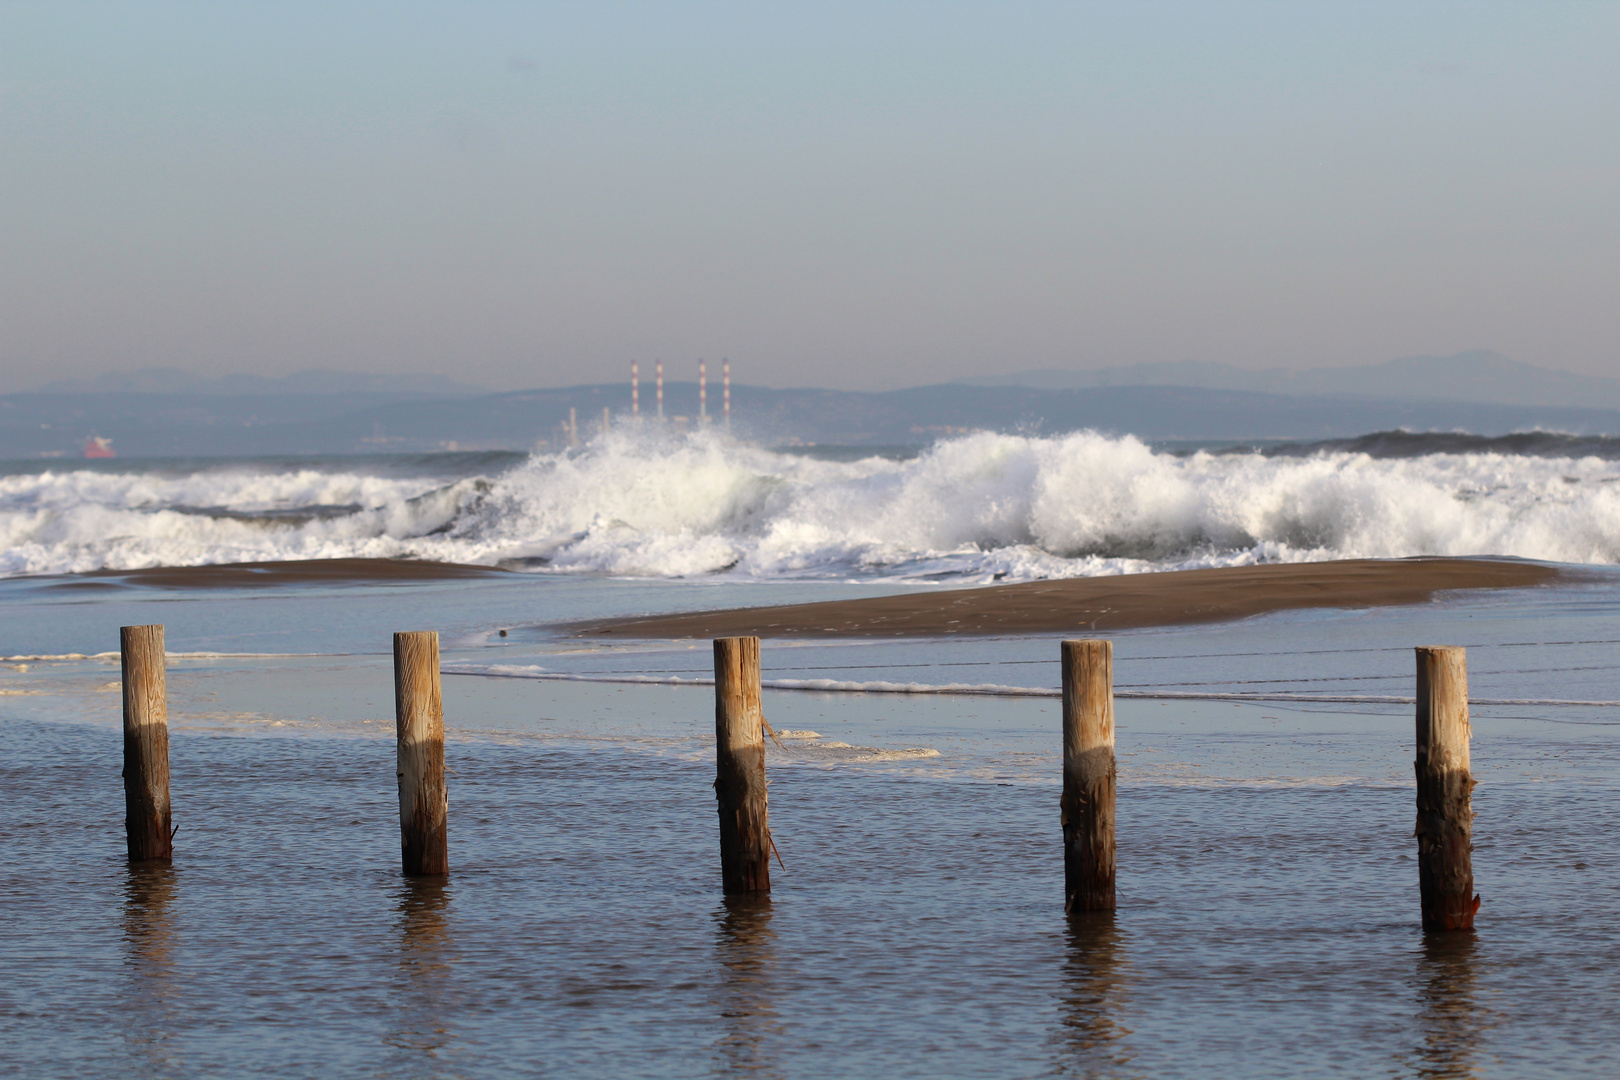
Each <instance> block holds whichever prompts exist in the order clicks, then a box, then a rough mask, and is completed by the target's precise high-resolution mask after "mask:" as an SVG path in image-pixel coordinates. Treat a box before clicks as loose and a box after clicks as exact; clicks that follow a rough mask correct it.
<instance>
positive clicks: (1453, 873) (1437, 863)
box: [1416, 646, 1479, 930]
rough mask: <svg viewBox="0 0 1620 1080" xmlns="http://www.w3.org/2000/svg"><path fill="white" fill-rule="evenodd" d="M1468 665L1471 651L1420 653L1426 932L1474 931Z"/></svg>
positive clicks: (1420, 837)
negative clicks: (1468, 652) (1468, 654)
mask: <svg viewBox="0 0 1620 1080" xmlns="http://www.w3.org/2000/svg"><path fill="white" fill-rule="evenodd" d="M1472 734H1473V732H1472V729H1471V728H1470V727H1469V724H1468V659H1467V654H1466V652H1465V650H1463V649H1460V648H1455V647H1443V646H1428V647H1422V648H1419V649H1418V650H1417V831H1416V836H1417V842H1418V891H1419V894H1420V896H1421V900H1422V904H1423V929H1425V930H1472V929H1473V928H1474V913H1475V912H1477V911H1478V910H1479V897H1477V896H1475V895H1474V867H1473V860H1472V858H1471V857H1470V853H1471V852H1472V851H1473V850H1474V845H1473V843H1472V842H1471V837H1472V834H1473V828H1474V810H1473V806H1472V805H1471V801H1470V798H1469V796H1470V794H1471V793H1472V792H1473V790H1474V778H1473V776H1472V774H1471V773H1470V771H1469V758H1468V739H1469V736H1470V735H1472Z"/></svg>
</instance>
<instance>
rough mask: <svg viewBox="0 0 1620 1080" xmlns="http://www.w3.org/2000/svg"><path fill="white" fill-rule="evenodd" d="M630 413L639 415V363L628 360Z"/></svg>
mask: <svg viewBox="0 0 1620 1080" xmlns="http://www.w3.org/2000/svg"><path fill="white" fill-rule="evenodd" d="M630 415H631V416H640V415H641V365H639V364H637V363H636V362H635V361H634V360H632V361H630Z"/></svg>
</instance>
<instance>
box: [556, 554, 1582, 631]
mask: <svg viewBox="0 0 1620 1080" xmlns="http://www.w3.org/2000/svg"><path fill="white" fill-rule="evenodd" d="M1565 576H1566V575H1565V572H1564V571H1562V570H1560V568H1558V567H1556V566H1550V565H1547V564H1545V563H1537V562H1529V561H1525V560H1519V559H1484V558H1479V559H1473V558H1469V559H1459V558H1411V559H1344V560H1339V561H1335V562H1314V563H1273V564H1267V565H1261V566H1234V567H1219V568H1213V569H1202V570H1172V571H1164V572H1160V573H1149V574H1123V575H1118V576H1115V577H1090V578H1070V579H1066V580H1062V581H1031V582H1022V583H1019V584H1015V585H991V586H986V587H980V588H971V589H948V590H928V591H917V592H906V593H901V594H899V595H894V596H875V597H870V598H865V599H856V600H829V601H823V602H820V603H813V604H787V605H781V606H776V607H756V608H731V609H727V610H722V611H699V612H692V613H687V614H679V615H647V616H635V617H629V618H616V619H608V620H602V621H596V622H590V623H575V624H572V625H571V626H569V627H567V628H566V629H568V630H569V631H570V632H572V633H573V634H574V635H576V636H579V637H609V636H611V637H615V638H712V637H734V636H744V635H756V636H758V637H772V638H785V637H846V638H848V637H853V638H860V637H940V636H943V635H947V634H962V635H975V636H988V635H1007V634H1060V633H1087V632H1093V631H1102V630H1124V629H1132V628H1139V627H1148V626H1175V625H1181V624H1189V623H1210V622H1223V621H1226V620H1230V619H1242V618H1246V617H1248V616H1251V615H1261V614H1264V613H1266V612H1270V611H1283V610H1286V609H1290V608H1317V607H1324V608H1364V607H1378V606H1385V605H1396V604H1420V603H1424V602H1427V601H1429V600H1432V599H1433V598H1434V596H1435V594H1436V593H1440V592H1447V591H1451V590H1455V589H1511V588H1523V587H1526V586H1532V585H1547V584H1551V583H1553V582H1556V581H1558V580H1560V579H1561V578H1564V577H1565Z"/></svg>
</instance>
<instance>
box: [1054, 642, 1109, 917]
mask: <svg viewBox="0 0 1620 1080" xmlns="http://www.w3.org/2000/svg"><path fill="white" fill-rule="evenodd" d="M1114 783H1115V772H1114V645H1113V642H1110V641H1065V642H1064V643H1063V803H1062V806H1063V882H1064V897H1065V898H1064V910H1065V911H1070V912H1075V911H1112V910H1114Z"/></svg>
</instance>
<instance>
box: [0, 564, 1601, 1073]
mask: <svg viewBox="0 0 1620 1080" xmlns="http://www.w3.org/2000/svg"><path fill="white" fill-rule="evenodd" d="M770 588H779V589H794V590H799V591H800V592H802V591H804V590H808V591H809V592H810V593H812V594H814V593H815V591H816V590H817V589H822V590H845V591H847V590H850V589H855V588H857V587H856V586H847V585H845V586H834V585H826V586H808V585H805V586H774V587H770ZM758 595H760V594H758V593H748V592H747V591H743V592H738V591H736V590H735V589H733V588H730V587H697V588H686V587H682V586H679V585H661V586H657V587H656V588H655V587H652V586H643V585H636V584H631V583H623V582H588V581H587V582H572V583H561V584H547V583H544V582H541V583H538V584H530V583H528V582H524V583H521V586H520V587H519V588H515V589H506V590H496V589H492V588H489V587H486V586H484V585H482V584H479V583H474V584H471V585H468V584H463V583H456V584H455V585H453V586H443V585H427V586H412V587H403V588H402V587H385V586H366V587H356V588H348V589H342V588H325V587H320V588H307V589H290V590H280V591H277V592H275V593H273V594H261V595H257V596H253V595H249V594H245V593H218V594H197V593H182V592H174V591H167V590H107V591H98V592H95V593H92V594H78V595H77V596H75V598H74V599H73V601H72V602H71V603H68V604H64V603H62V601H61V594H60V593H53V592H51V591H49V590H43V589H41V588H40V587H39V586H38V585H37V583H36V584H27V583H16V584H13V585H12V586H11V591H9V592H7V593H5V594H4V595H3V597H0V598H3V599H5V600H6V601H7V604H8V611H9V612H10V613H11V614H12V616H13V617H12V618H11V619H10V620H8V625H7V626H6V627H5V628H4V629H3V630H0V645H3V646H4V655H7V656H17V655H21V654H24V653H29V654H33V655H38V654H39V653H41V652H45V651H46V650H45V649H44V648H43V647H41V646H40V645H38V644H35V645H34V647H32V648H30V647H29V643H37V642H42V641H48V642H49V643H50V645H49V651H50V652H52V653H55V654H61V653H67V652H94V651H100V649H103V648H106V647H107V640H108V639H109V638H110V639H112V640H113V641H116V628H117V626H118V625H119V624H120V623H122V622H141V621H163V622H166V623H167V624H168V625H169V642H170V648H171V649H172V650H174V651H176V652H182V653H183V652H187V651H191V652H200V651H205V650H213V651H216V652H228V653H235V654H238V655H225V656H211V657H201V656H192V657H183V656H182V657H176V658H175V659H174V660H173V661H172V664H171V675H170V699H171V723H172V728H173V732H174V739H173V762H174V766H173V774H174V779H173V790H174V803H175V821H176V822H177V823H178V824H179V825H180V831H179V834H178V835H177V837H176V853H177V854H176V860H175V864H174V867H173V868H172V869H170V870H158V871H152V870H145V871H134V870H131V869H130V868H128V867H127V866H126V865H125V863H124V861H123V852H122V847H123V845H122V836H121V817H122V801H121V800H122V792H121V787H120V783H119V780H118V769H119V752H120V750H119V746H120V743H119V734H118V700H119V696H118V690H117V687H116V685H114V683H115V680H116V679H117V677H118V672H117V665H116V661H115V660H109V659H101V660H96V659H86V660H72V661H15V660H14V661H11V662H10V663H8V664H6V665H5V666H3V667H0V790H3V791H4V792H5V794H6V799H5V801H4V808H3V809H0V840H3V842H4V845H5V850H6V851H7V852H8V856H9V858H8V860H7V863H6V865H5V867H4V869H3V870H0V875H3V882H0V915H3V918H0V969H3V970H4V971H5V972H6V973H7V975H6V977H5V979H4V980H0V1045H3V1046H4V1048H5V1053H4V1055H3V1056H4V1059H5V1062H6V1069H7V1070H8V1071H12V1072H16V1073H20V1074H24V1075H62V1076H67V1075H73V1076H86V1075H89V1076H100V1075H109V1076H110V1075H118V1076H123V1075H131V1074H135V1075H149V1076H170V1075H173V1076H193V1075H224V1074H230V1075H238V1074H247V1075H266V1076H303V1075H315V1074H319V1075H340V1076H372V1075H390V1076H393V1075H421V1076H496V1075H508V1074H510V1073H513V1072H518V1073H536V1074H549V1075H563V1076H695V1075H714V1074H724V1073H732V1072H739V1073H742V1072H747V1073H757V1074H759V1075H762V1076H784V1077H788V1076H823V1075H852V1076H897V1075H898V1076H923V1075H929V1076H932V1075H950V1076H1048V1075H1056V1076H1068V1075H1073V1076H1231V1075H1243V1076H1300V1075H1345V1076H1365V1075H1392V1076H1492V1077H1511V1076H1543V1075H1548V1074H1549V1073H1556V1074H1558V1075H1593V1076H1597V1075H1609V1074H1611V1073H1612V1071H1613V1065H1612V1063H1611V1059H1612V1057H1613V1054H1612V1051H1611V1050H1610V1049H1609V1046H1610V1044H1611V1043H1612V1040H1613V1037H1614V1034H1615V1033H1616V1032H1617V1031H1620V1024H1617V1021H1620V1017H1617V1016H1616V1012H1617V1010H1620V1005H1617V1002H1620V994H1617V993H1616V991H1617V990H1620V974H1617V972H1620V963H1617V961H1620V930H1617V928H1620V853H1617V851H1616V845H1615V844H1614V842H1613V840H1612V837H1613V836H1614V835H1615V834H1616V831H1617V827H1620V820H1617V818H1620V740H1617V738H1616V731H1617V724H1620V709H1617V708H1616V707H1613V706H1567V705H1565V706H1549V705H1515V706H1492V707H1481V708H1476V710H1475V740H1474V761H1475V766H1476V769H1477V770H1478V776H1479V780H1480V786H1479V788H1478V790H1477V792H1476V794H1475V808H1476V810H1477V812H1478V815H1479V816H1478V821H1477V822H1476V827H1475V839H1476V844H1477V849H1476V852H1475V864H1474V865H1475V876H1476V883H1477V887H1478V889H1479V891H1480V892H1481V893H1482V895H1483V897H1484V905H1483V907H1482V908H1481V913H1480V921H1479V930H1478V932H1477V933H1476V934H1474V935H1463V936H1458V937H1453V938H1450V939H1435V938H1429V939H1425V937H1424V935H1423V934H1422V933H1421V931H1420V929H1419V926H1418V918H1417V916H1418V912H1417V887H1416V868H1415V863H1414V861H1413V855H1414V854H1415V843H1414V841H1413V840H1412V839H1411V829H1412V819H1413V792H1412V782H1411V775H1412V774H1411V756H1412V749H1411V741H1412V720H1411V709H1410V706H1403V705H1398V704H1388V703H1379V702H1362V703H1354V702H1345V701H1338V702H1314V703H1313V702H1308V701H1294V702H1277V701H1270V700H1268V701H1243V702H1233V701H1229V700H1220V701H1210V700H1186V699H1167V700H1166V699H1151V698H1150V699H1122V700H1121V701H1120V702H1119V705H1118V710H1119V712H1118V715H1119V758H1120V796H1119V888H1120V910H1119V912H1118V913H1117V915H1116V916H1114V917H1113V918H1111V919H1084V920H1080V921H1078V922H1070V921H1068V920H1066V919H1065V918H1064V916H1063V914H1062V890H1063V886H1062V850H1061V836H1060V831H1059V828H1058V821H1057V795H1058V790H1059V786H1058V785H1059V780H1058V769H1057V767H1058V764H1059V759H1058V747H1057V739H1056V726H1057V711H1056V702H1054V701H1052V700H1050V699H1045V698H1039V697H1015V696H974V697H964V696H927V695H893V694H861V693H853V694H852V693H804V692H786V691H767V692H766V699H765V704H766V712H767V715H768V716H769V717H770V719H771V720H772V723H773V724H774V725H775V726H776V727H777V728H779V729H787V730H790V731H794V732H798V733H801V734H802V733H808V732H814V733H817V735H818V736H819V737H818V738H810V737H799V738H790V739H789V740H787V744H786V745H787V748H788V749H787V751H786V752H782V751H777V750H775V749H774V748H773V749H772V750H771V751H770V766H769V767H770V770H771V777H772V786H771V818H772V828H773V832H774V834H775V836H776V839H777V843H778V845H779V847H780V848H781V851H782V855H783V858H784V860H785V863H786V865H785V867H782V868H778V867H773V882H774V892H773V895H772V900H771V902H770V903H769V904H768V905H763V906H761V905H733V906H730V907H728V906H727V905H726V904H724V903H723V902H722V901H721V898H720V896H719V887H718V886H719V881H718V878H719V874H718V865H717V864H718V859H717V857H716V852H715V838H714V831H715V830H714V816H713V815H714V803H713V792H712V788H711V786H710V785H711V782H712V779H713V759H712V730H713V729H712V720H711V717H712V692H711V691H710V690H708V689H707V688H706V687H702V686H695V687H694V686H675V685H657V684H643V685H636V684H623V683H596V682H557V681H546V680H540V679H534V678H491V677H487V676H485V675H446V677H445V681H444V686H445V704H446V713H447V723H448V726H449V739H450V744H449V751H448V753H449V762H450V768H451V770H452V774H451V777H450V784H451V819H450V822H451V823H450V836H451V860H452V874H451V877H450V878H449V880H448V881H447V882H444V883H442V884H431V883H412V882H407V881H404V880H402V879H401V878H400V877H399V874H398V861H397V860H398V854H397V852H398V847H397V844H398V839H397V826H396V824H395V820H396V815H397V808H396V802H395V796H394V790H393V784H394V780H393V775H392V774H393V745H392V723H393V722H392V715H391V714H392V700H391V692H392V688H391V684H390V677H389V667H388V664H389V661H388V658H387V656H386V655H385V654H384V650H385V649H386V647H387V638H386V631H387V630H389V629H406V628H415V627H418V626H422V625H439V626H441V627H443V628H444V630H445V633H446V639H445V640H446V652H445V662H446V666H447V667H454V666H455V665H464V666H465V667H467V669H468V670H475V669H480V668H489V667H492V666H495V665H506V666H515V667H521V668H543V669H546V673H552V674H558V673H566V674H574V675H587V676H602V675H607V676H624V675H627V674H642V675H645V676H646V677H658V678H669V677H681V678H695V677H700V676H701V674H702V673H703V670H704V668H705V664H706V661H707V651H706V646H705V645H703V644H702V643H699V647H696V648H694V647H691V646H690V645H687V644H682V643H664V644H659V643H648V644H645V645H642V646H637V647H616V648H603V647H600V646H596V645H591V646H589V647H586V648H581V647H580V646H579V645H577V644H576V643H570V642H565V641H558V640H557V639H555V638H554V637H551V636H548V635H547V634H546V633H545V632H544V631H543V630H541V629H538V628H535V627H536V625H537V624H539V623H541V622H544V621H545V617H551V618H561V617H578V616H580V615H582V614H589V613H593V612H607V611H617V610H627V609H634V608H635V607H636V606H637V605H641V606H642V607H660V606H666V607H676V606H699V605H707V604H709V603H714V602H719V603H731V602H736V600H737V598H738V597H742V598H743V599H756V598H757V596H758ZM771 595H773V596H774V595H783V594H782V593H772V594H771ZM794 598H795V599H797V598H800V596H799V595H795V596H794ZM1617 609H1620V603H1617V602H1616V597H1615V585H1614V584H1613V583H1612V582H1608V581H1598V582H1596V583H1594V584H1591V585H1584V586H1579V587H1566V588H1560V589H1547V590H1527V591H1523V592H1518V593H1504V594H1474V595H1471V596H1464V597H1452V598H1446V599H1445V600H1443V601H1442V602H1440V603H1436V604H1432V605H1423V606H1420V607H1414V608H1403V609H1386V610H1382V611H1368V612H1354V613H1345V612H1293V613H1283V614H1279V615H1276V616H1267V617H1264V618H1260V619H1254V620H1247V621H1245V622H1242V623H1237V624H1230V625H1225V626H1217V627H1197V628H1177V629H1173V630H1162V631H1142V632H1133V633H1130V634H1121V635H1116V638H1115V640H1116V650H1117V655H1118V660H1117V663H1116V680H1117V681H1118V682H1119V683H1120V684H1121V685H1122V686H1124V685H1125V684H1130V685H1132V686H1135V687H1137V688H1139V689H1140V690H1141V691H1142V692H1147V693H1154V692H1163V693H1177V692H1189V691H1188V689H1187V687H1186V684H1198V685H1199V687H1201V688H1202V689H1207V690H1210V691H1212V692H1247V690H1252V689H1254V688H1256V687H1260V688H1263V689H1266V690H1276V691H1281V692H1293V693H1296V694H1314V695H1317V696H1333V695H1337V696H1339V697H1341V698H1345V697H1351V696H1353V695H1355V694H1362V695H1363V696H1366V694H1367V693H1368V692H1370V693H1372V694H1373V695H1375V696H1376V695H1380V694H1382V695H1385V696H1389V695H1399V694H1410V692H1411V689H1410V681H1411V665H1412V659H1411V652H1410V647H1411V645H1413V644H1421V643H1463V644H1468V645H1469V646H1470V653H1469V660H1470V667H1471V677H1472V681H1473V689H1474V694H1475V696H1476V697H1485V696H1490V697H1496V698H1513V699H1530V700H1549V699H1554V698H1556V699H1558V700H1570V699H1579V700H1593V701H1599V700H1610V699H1616V698H1620V692H1616V687H1615V685H1614V681H1613V676H1614V671H1615V669H1616V667H1617V666H1620V665H1617V664H1616V655H1615V652H1616V649H1617V648H1620V644H1617V643H1616V641H1615V640H1613V639H1616V638H1620V634H1617V633H1614V632H1613V631H1610V630H1607V629H1606V627H1610V626H1613V625H1614V615H1615V613H1616V611H1617ZM499 627H508V628H509V629H510V630H511V633H509V636H508V638H506V639H501V638H499V637H498V636H497V635H495V634H494V633H493V631H494V630H496V629H497V628H499ZM519 627H528V628H530V629H524V630H522V631H521V632H519V630H518V628H519ZM289 639H296V640H297V642H298V643H299V644H300V645H302V646H303V648H302V649H293V648H288V647H286V646H285V644H284V643H285V642H287V641H288V640H289ZM1560 643H1574V644H1560ZM267 644H268V645H272V646H279V647H266V645H267ZM274 651H281V652H293V651H307V652H313V653H317V654H319V655H314V656H305V657H287V656H283V657H268V656H243V655H239V654H242V653H247V652H274ZM340 653H348V654H349V655H339V654H340ZM1055 654H1056V644H1055V642H1053V641H1042V640H992V641H952V642H896V643H882V644H881V645H874V644H870V643H861V644H856V645H850V644H846V643H826V644H822V643H817V644H811V645H789V644H770V643H768V644H767V646H766V650H765V667H766V675H767V677H771V676H772V675H776V676H782V677H789V676H796V675H803V676H805V677H812V676H825V677H831V678H843V679H846V680H848V679H850V678H851V677H852V676H856V675H858V676H859V677H860V678H867V677H870V678H873V679H877V678H884V679H893V680H908V681H913V682H922V683H927V682H934V683H943V682H949V681H960V679H961V678H962V677H963V672H964V671H968V672H975V673H976V674H973V675H972V676H971V677H972V681H974V682H985V683H994V684H997V685H1006V686H1028V687H1031V688H1043V687H1050V686H1054V685H1055V684H1056V678H1057V671H1056V664H1055V662H1054V661H1055ZM857 665H863V666H857ZM24 666H26V668H27V670H19V668H21V667H24ZM530 673H531V674H533V672H530ZM1178 688H1179V689H1178ZM1323 691H1327V692H1328V693H1327V694H1324V693H1323ZM832 743H842V744H845V745H844V746H842V747H837V746H830V745H829V744H832Z"/></svg>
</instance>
